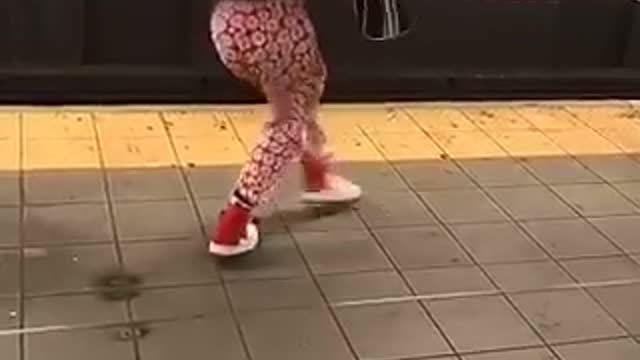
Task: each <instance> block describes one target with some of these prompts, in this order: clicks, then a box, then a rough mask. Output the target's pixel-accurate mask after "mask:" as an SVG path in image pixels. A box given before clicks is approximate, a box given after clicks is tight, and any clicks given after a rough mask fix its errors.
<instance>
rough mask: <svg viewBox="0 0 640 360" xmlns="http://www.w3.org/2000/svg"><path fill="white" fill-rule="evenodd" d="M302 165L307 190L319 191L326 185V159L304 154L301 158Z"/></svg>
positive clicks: (327, 164)
mask: <svg viewBox="0 0 640 360" xmlns="http://www.w3.org/2000/svg"><path fill="white" fill-rule="evenodd" d="M302 167H303V170H304V181H305V187H306V190H307V191H320V190H322V189H325V188H326V187H327V173H328V172H329V160H328V159H326V158H324V157H311V156H305V157H304V158H303V160H302Z"/></svg>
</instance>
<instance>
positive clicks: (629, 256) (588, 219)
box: [496, 107, 640, 266]
mask: <svg viewBox="0 0 640 360" xmlns="http://www.w3.org/2000/svg"><path fill="white" fill-rule="evenodd" d="M561 111H564V112H565V113H567V114H569V115H570V116H571V117H572V118H574V119H576V120H577V121H579V122H580V123H582V124H583V125H584V126H586V127H587V128H589V129H591V130H592V131H593V132H594V133H596V134H597V135H599V136H601V137H602V138H604V136H602V135H601V134H599V133H598V132H597V131H595V130H594V129H593V128H591V127H590V126H589V124H587V123H586V122H584V121H582V119H580V118H579V117H578V116H576V115H575V114H573V113H572V112H570V111H569V110H568V109H566V108H565V107H561ZM516 113H517V114H518V115H519V116H520V117H521V118H523V119H524V120H525V121H528V122H529V123H530V124H531V125H532V126H533V127H534V128H535V129H537V130H538V131H539V132H540V133H541V134H542V135H543V136H544V137H545V138H547V139H548V140H549V141H551V142H552V143H553V144H555V145H556V146H558V147H559V148H560V149H561V150H563V151H564V152H565V153H566V154H567V156H568V157H569V158H571V159H573V160H574V161H576V162H577V163H578V164H580V165H581V166H582V167H583V168H585V169H586V170H587V171H589V172H590V173H591V174H593V175H594V176H595V177H597V178H599V179H600V180H601V182H600V184H606V185H607V186H608V187H609V188H611V189H612V190H614V191H615V192H616V193H618V194H619V195H621V196H622V197H623V198H624V199H625V200H627V201H629V202H630V204H631V205H633V206H634V207H635V208H636V209H640V207H638V205H636V204H635V202H633V201H631V199H630V198H629V197H627V196H626V195H625V194H623V193H622V192H621V191H620V190H618V189H617V187H616V186H615V183H613V182H610V181H608V180H607V179H606V178H605V177H604V176H601V175H600V174H598V173H597V172H596V171H595V170H593V169H591V168H590V167H589V166H587V165H586V164H585V163H583V162H582V161H581V160H580V159H578V158H577V157H576V156H574V155H573V154H570V153H569V152H567V150H566V149H565V148H564V147H563V146H562V145H560V144H558V143H557V142H555V141H554V140H553V139H552V138H551V137H550V136H548V135H547V133H546V131H545V130H543V129H540V128H538V127H536V126H535V124H533V123H531V122H530V121H529V120H528V119H527V117H526V116H524V115H522V114H521V113H519V112H516ZM604 139H605V140H606V141H607V142H609V143H611V144H613V145H614V146H615V144H614V143H613V142H611V141H609V140H608V139H606V138H604ZM496 143H497V142H496ZM498 145H499V144H498ZM616 147H617V146H616ZM522 167H523V168H525V170H527V171H528V172H529V173H530V174H531V175H532V176H533V177H535V178H536V179H538V180H539V181H540V183H541V184H542V185H543V186H544V187H545V188H546V189H547V190H549V191H550V192H551V193H553V194H554V195H555V196H556V197H557V198H558V199H559V200H560V201H562V202H563V203H564V204H565V205H567V206H568V207H569V208H570V209H571V210H573V211H574V213H576V214H577V215H578V218H579V219H582V220H583V221H585V222H586V223H587V224H588V225H589V226H590V227H591V229H593V230H594V231H596V232H597V233H598V234H600V235H601V236H603V237H604V238H605V239H606V240H607V241H608V242H609V243H610V244H611V245H612V246H613V247H614V248H616V249H617V250H618V251H620V252H621V253H622V255H623V256H625V257H626V258H627V260H630V261H631V262H632V263H634V264H636V265H637V266H640V260H636V259H635V258H634V252H633V251H629V250H627V249H625V248H624V247H623V246H621V245H619V244H618V243H617V241H615V240H614V239H613V238H612V237H610V236H609V235H608V234H606V233H605V232H604V231H602V230H601V229H600V228H598V227H597V226H596V225H595V224H593V222H592V220H593V219H603V218H604V219H606V218H618V217H626V216H637V213H636V214H615V215H602V216H586V215H585V216H583V215H582V214H580V212H579V211H577V210H575V209H574V208H573V206H571V204H570V203H569V201H568V200H566V199H565V198H564V197H563V196H562V195H561V194H560V193H558V192H557V191H556V190H555V189H554V188H553V186H551V185H550V184H547V183H546V182H544V181H542V179H539V178H538V176H537V174H536V173H535V172H534V171H533V170H532V169H530V168H529V167H528V166H525V165H522ZM569 185H570V184H569ZM531 236H532V237H533V235H531ZM565 260H566V259H565ZM565 260H563V261H565Z"/></svg>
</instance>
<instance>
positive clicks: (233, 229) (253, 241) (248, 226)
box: [209, 204, 260, 257]
mask: <svg viewBox="0 0 640 360" xmlns="http://www.w3.org/2000/svg"><path fill="white" fill-rule="evenodd" d="M259 242H260V234H259V232H258V226H257V224H256V221H255V220H254V219H252V218H251V214H250V211H249V210H247V209H245V208H243V207H242V206H240V205H236V204H230V205H228V206H227V208H226V209H225V210H223V211H222V212H221V213H220V217H219V218H218V224H217V225H216V228H215V230H214V233H213V235H212V237H211V240H210V241H209V253H210V254H212V255H216V256H224V257H227V256H236V255H241V254H244V253H247V252H249V251H252V250H253V249H255V248H256V246H258V243H259Z"/></svg>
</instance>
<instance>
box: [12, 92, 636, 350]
mask: <svg viewBox="0 0 640 360" xmlns="http://www.w3.org/2000/svg"><path fill="white" fill-rule="evenodd" d="M636 105H637V104H636V103H632V102H602V103H580V102H572V103H569V102H567V103H562V102H556V103H549V104H534V103H517V104H516V103H492V104H477V103H476V104H429V105H427V104H415V103H412V104H381V105H366V104H362V105H360V104H355V105H348V106H338V105H326V106H324V107H323V108H322V111H321V121H322V123H323V124H324V126H325V127H326V129H327V131H328V133H329V136H330V145H331V147H332V148H333V149H334V150H335V152H336V155H337V159H338V163H337V165H336V166H337V169H338V170H339V171H340V172H341V173H343V174H345V175H347V176H349V177H350V178H352V179H354V180H355V181H357V182H358V183H360V184H361V185H362V186H363V187H364V190H365V197H364V198H363V199H362V201H361V202H359V203H357V204H354V205H352V206H348V207H342V208H338V207H327V208H308V207H304V206H301V205H300V204H298V203H297V202H296V201H295V197H294V196H293V194H295V189H296V188H295V186H296V179H297V175H298V174H297V173H296V172H295V171H293V172H292V173H291V174H289V177H288V179H287V181H291V183H288V184H289V185H287V186H286V187H285V190H286V191H283V192H282V193H281V194H280V197H278V201H276V202H275V203H274V205H275V206H272V207H270V208H268V209H266V211H265V213H266V214H268V218H266V219H265V221H264V223H263V226H262V227H263V229H262V230H263V232H264V240H263V244H262V246H261V247H260V248H259V249H258V250H256V251H255V252H254V253H252V254H250V255H248V256H245V257H242V258H238V259H232V260H227V261H217V260H215V259H212V258H210V257H209V256H207V254H206V252H205V249H206V247H205V245H206V233H207V230H208V228H209V226H210V225H211V224H212V223H213V221H214V220H215V216H216V214H217V211H218V210H219V207H220V206H221V205H222V204H223V203H224V201H225V197H226V194H227V193H228V191H229V189H230V186H231V185H232V184H233V182H234V180H235V178H236V176H237V172H238V169H239V167H240V166H241V165H242V162H243V161H244V160H245V158H246V153H247V148H248V146H251V144H252V143H253V141H255V138H256V136H257V134H258V132H259V130H260V127H261V124H262V121H263V119H264V118H265V117H266V116H267V115H268V112H267V111H266V110H265V107H264V106H246V107H241V106H238V107H214V106H201V107H186V106H185V107H180V106H173V107H165V108H162V107H120V108H110V107H95V108H91V107H79V108H74V107H71V108H4V109H0V229H1V233H0V234H1V236H0V359H2V360H18V359H20V360H25V359H26V360H58V359H60V360H68V359H92V360H102V359H104V360H128V359H142V360H164V359H167V360H175V359H189V360H199V359H222V360H284V359H294V360H303V359H304V360H315V359H318V360H343V359H344V360H348V359H351V360H355V359H376V360H424V359H431V358H439V359H447V360H453V359H456V360H543V359H555V360H603V359H606V360H637V359H640V345H639V341H640V307H639V306H638V301H639V300H638V299H640V235H639V234H640V108H637V107H636ZM294 170H295V169H294Z"/></svg>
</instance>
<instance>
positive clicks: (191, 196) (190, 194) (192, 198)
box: [158, 111, 253, 360]
mask: <svg viewBox="0 0 640 360" xmlns="http://www.w3.org/2000/svg"><path fill="white" fill-rule="evenodd" d="M211 115H212V116H215V112H212V113H211ZM158 116H159V117H160V121H161V122H162V125H163V128H164V132H165V136H166V138H167V140H168V141H169V147H170V150H171V153H172V155H173V159H174V160H175V161H176V166H177V168H178V171H179V172H180V177H181V178H182V181H183V185H184V186H185V190H186V192H187V201H188V202H189V203H190V205H191V208H192V211H193V213H194V216H195V217H196V220H197V223H198V224H199V225H200V226H199V227H200V234H201V236H202V237H203V239H208V232H207V226H206V225H205V223H204V222H205V221H206V220H205V219H204V218H203V214H202V212H201V211H200V208H199V206H198V200H197V196H196V195H195V192H194V190H193V187H192V186H191V182H190V181H189V175H188V174H187V173H186V171H185V169H184V167H183V166H182V162H181V159H180V155H179V153H178V149H177V147H176V143H175V139H174V137H173V135H172V134H171V130H170V127H169V126H168V124H169V121H168V120H167V118H166V116H165V113H164V112H163V111H159V112H158ZM202 251H206V246H205V245H204V244H203V246H202ZM212 266H214V267H215V269H216V274H217V275H218V276H217V278H218V282H219V284H220V287H221V289H222V292H223V294H224V298H225V303H226V305H227V307H228V309H229V312H230V314H229V315H230V317H231V320H232V322H233V325H234V328H235V333H236V335H237V336H238V341H239V342H240V344H241V346H242V351H243V353H244V355H245V357H246V359H247V360H252V359H253V357H252V354H251V350H250V348H249V344H248V342H247V339H246V336H245V334H244V330H243V329H242V325H241V324H240V320H239V316H238V313H237V311H236V310H235V307H234V306H233V301H232V298H231V293H230V291H229V287H228V284H227V283H226V280H225V279H224V276H223V274H222V270H221V268H220V266H219V263H218V262H216V261H215V260H214V259H212Z"/></svg>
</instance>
